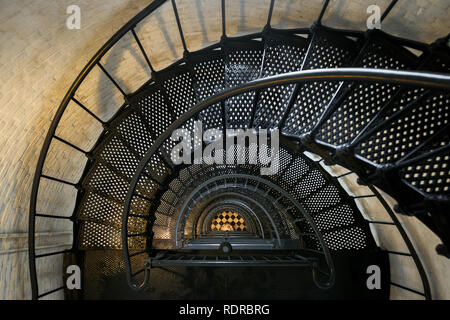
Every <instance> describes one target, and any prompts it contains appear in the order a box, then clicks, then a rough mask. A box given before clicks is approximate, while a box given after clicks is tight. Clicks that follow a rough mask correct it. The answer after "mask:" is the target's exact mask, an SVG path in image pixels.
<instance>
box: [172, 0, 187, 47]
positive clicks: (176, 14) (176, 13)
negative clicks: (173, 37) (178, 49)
mask: <svg viewBox="0 0 450 320" xmlns="http://www.w3.org/2000/svg"><path fill="white" fill-rule="evenodd" d="M172 8H173V13H174V14H175V19H176V20H177V26H178V31H179V32H180V37H181V42H182V43H183V49H184V52H185V53H186V52H188V49H187V46H186V40H185V39H184V34H183V28H182V27H181V21H180V16H179V15H178V9H177V4H176V3H175V0H172Z"/></svg>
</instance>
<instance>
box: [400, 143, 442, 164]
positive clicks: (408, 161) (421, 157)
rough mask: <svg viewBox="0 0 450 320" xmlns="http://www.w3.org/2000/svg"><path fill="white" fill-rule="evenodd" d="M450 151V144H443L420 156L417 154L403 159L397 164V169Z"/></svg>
mask: <svg viewBox="0 0 450 320" xmlns="http://www.w3.org/2000/svg"><path fill="white" fill-rule="evenodd" d="M448 152H450V145H446V146H442V147H440V148H437V149H435V150H433V151H430V152H427V153H424V154H422V155H420V156H417V157H415V158H412V159H409V160H406V161H403V162H401V163H399V164H396V165H395V166H396V168H397V169H400V168H404V167H407V166H410V165H413V164H415V163H417V162H420V161H422V160H425V159H427V158H431V157H433V156H438V155H441V154H444V153H448Z"/></svg>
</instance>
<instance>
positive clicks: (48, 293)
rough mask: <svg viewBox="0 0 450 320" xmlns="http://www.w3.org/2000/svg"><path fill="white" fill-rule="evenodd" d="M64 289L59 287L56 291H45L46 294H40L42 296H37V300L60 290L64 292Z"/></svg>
mask: <svg viewBox="0 0 450 320" xmlns="http://www.w3.org/2000/svg"><path fill="white" fill-rule="evenodd" d="M65 288H66V287H65V286H62V287H59V288H56V289H53V290H50V291H47V292H46V293H42V294H40V295H38V296H37V298H38V299H40V298H43V297H45V296H49V295H51V294H52V293H55V292H58V291H60V290H64V289H65Z"/></svg>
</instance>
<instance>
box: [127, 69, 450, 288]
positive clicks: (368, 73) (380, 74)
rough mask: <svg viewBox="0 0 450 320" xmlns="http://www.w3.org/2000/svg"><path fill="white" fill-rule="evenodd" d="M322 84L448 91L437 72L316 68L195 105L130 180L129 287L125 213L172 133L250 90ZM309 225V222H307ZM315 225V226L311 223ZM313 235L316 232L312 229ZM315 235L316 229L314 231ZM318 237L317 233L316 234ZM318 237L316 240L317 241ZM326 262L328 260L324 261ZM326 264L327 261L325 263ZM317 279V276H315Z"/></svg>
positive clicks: (444, 79) (265, 80)
mask: <svg viewBox="0 0 450 320" xmlns="http://www.w3.org/2000/svg"><path fill="white" fill-rule="evenodd" d="M322 81H356V82H357V81H364V82H377V83H389V84H401V85H410V86H417V85H420V86H421V87H427V88H438V89H443V90H450V76H448V75H445V74H438V73H424V72H409V71H394V70H378V69H364V68H343V69H318V70H309V71H299V72H293V73H286V74H280V75H276V76H272V77H267V78H262V79H258V80H254V81H251V82H248V83H245V84H243V85H241V86H238V87H235V88H231V89H227V90H224V91H222V92H220V93H218V94H216V95H214V96H212V97H210V98H209V99H206V100H205V101H203V102H200V103H198V104H197V105H196V106H194V107H193V108H191V109H190V110H189V111H187V112H186V113H184V114H183V115H182V116H181V117H179V118H178V119H177V120H175V121H174V122H173V123H172V124H171V125H170V126H169V128H168V129H167V130H166V131H164V133H162V134H161V135H160V136H159V137H158V138H157V139H156V141H155V142H154V144H153V145H152V146H151V148H150V149H149V150H148V152H147V153H146V155H145V156H144V157H143V159H142V160H141V162H140V163H139V165H138V167H137V169H136V172H135V174H134V176H133V178H132V181H131V184H130V188H129V190H128V194H127V197H126V200H125V206H124V211H123V217H122V248H123V249H122V250H123V254H124V259H125V266H126V270H127V279H128V280H129V283H130V285H131V286H134V287H135V285H134V284H133V282H132V277H130V275H131V265H130V260H129V251H128V214H129V211H130V206H131V202H132V200H133V197H134V195H135V189H136V187H137V184H138V181H139V179H140V178H141V175H142V173H143V172H144V170H145V168H146V167H147V165H148V163H149V162H150V160H151V158H152V157H153V156H154V155H155V154H157V152H158V151H159V149H160V148H161V147H162V145H163V144H164V142H165V141H166V140H168V139H169V138H170V137H171V135H172V133H173V131H174V130H176V129H178V128H180V127H181V126H182V125H184V124H185V123H186V122H187V121H189V120H190V119H191V118H193V117H194V116H196V115H197V114H199V113H200V112H201V111H203V110H205V109H206V108H208V107H210V106H212V105H215V104H217V103H223V102H224V101H225V100H227V99H229V98H231V97H234V96H237V95H240V94H243V93H246V92H250V91H257V90H261V89H264V88H269V87H273V86H277V85H286V84H294V83H296V84H298V83H307V82H322ZM308 222H310V221H309V220H308ZM313 226H314V224H313ZM314 231H315V232H316V230H314ZM317 232H318V230H317ZM318 233H319V235H320V232H318ZM320 239H321V237H320V238H319V241H320ZM321 245H323V248H326V246H325V243H322V242H321ZM327 260H328V259H327ZM327 262H328V261H327ZM314 276H315V277H316V276H317V274H314Z"/></svg>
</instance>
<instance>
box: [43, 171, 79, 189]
mask: <svg viewBox="0 0 450 320" xmlns="http://www.w3.org/2000/svg"><path fill="white" fill-rule="evenodd" d="M41 178H44V179H47V180H52V181H55V182H59V183H62V184H67V185H69V186H72V187H74V188H78V185H77V184H76V183H73V182H69V181H65V180H61V179H58V178H55V177H50V176H47V175H45V174H42V175H41Z"/></svg>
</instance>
